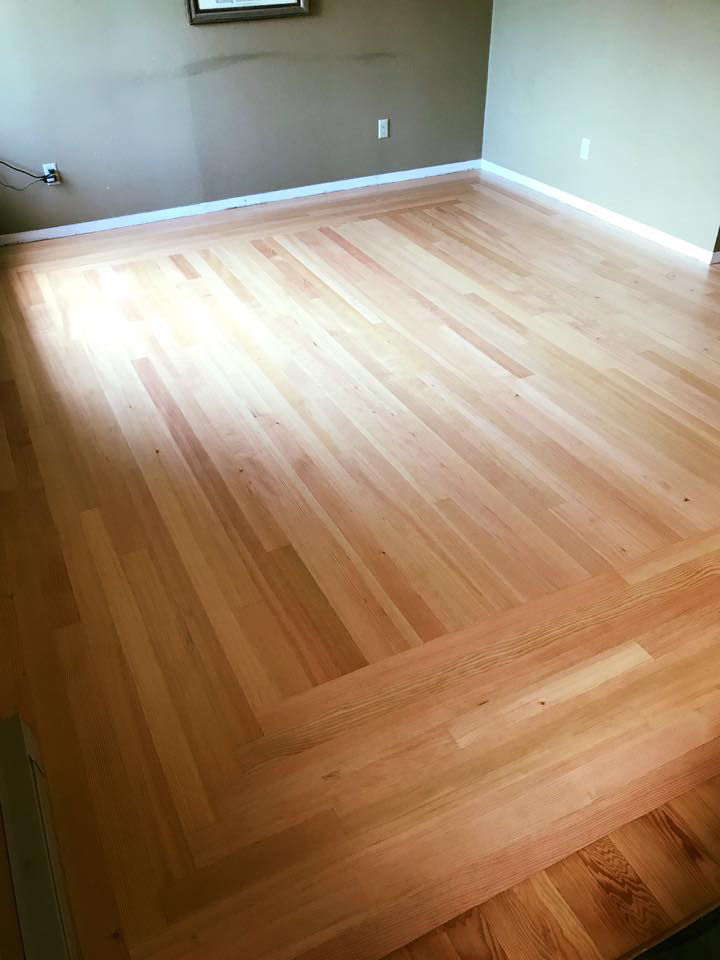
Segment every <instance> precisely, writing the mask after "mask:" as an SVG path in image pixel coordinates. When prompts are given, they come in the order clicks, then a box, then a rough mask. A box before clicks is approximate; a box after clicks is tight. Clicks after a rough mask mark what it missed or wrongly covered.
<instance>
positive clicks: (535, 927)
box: [385, 779, 720, 960]
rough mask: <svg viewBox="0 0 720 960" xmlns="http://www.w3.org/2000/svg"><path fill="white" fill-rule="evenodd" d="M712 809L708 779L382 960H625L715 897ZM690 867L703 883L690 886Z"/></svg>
mask: <svg viewBox="0 0 720 960" xmlns="http://www.w3.org/2000/svg"><path fill="white" fill-rule="evenodd" d="M719 805H720V780H718V779H714V780H711V781H708V782H707V783H706V784H703V785H702V787H700V788H696V789H695V790H693V791H691V792H690V793H687V794H684V795H683V796H682V797H679V798H678V799H677V800H675V801H673V802H671V803H669V804H666V805H665V806H663V807H661V808H659V809H658V810H654V811H652V812H651V813H649V814H647V815H646V816H645V817H642V818H640V819H639V820H636V821H633V822H631V823H629V824H627V825H626V826H624V827H621V828H620V829H619V830H617V831H616V832H615V833H614V834H613V835H612V836H611V837H603V838H602V839H601V840H598V841H597V842H595V843H593V844H590V845H589V846H588V847H585V848H584V849H583V850H580V851H578V852H577V853H575V854H572V855H571V856H570V857H567V858H566V859H564V860H561V861H560V862H559V863H556V864H554V865H553V866H552V867H549V868H548V869H547V870H544V871H542V872H540V873H538V874H535V875H534V876H532V877H529V878H528V879H527V880H524V881H523V882H522V883H519V884H518V885H517V886H516V887H514V888H513V889H511V890H508V891H504V892H503V893H501V894H498V895H497V896H496V897H493V898H492V899H491V900H488V901H487V902H486V903H483V904H480V905H479V906H477V907H475V908H474V909H472V910H470V911H468V912H467V913H465V914H463V915H462V916H460V917H457V918H456V919H454V920H452V921H450V922H449V923H447V924H445V925H444V926H442V927H440V928H438V929H437V930H434V931H432V932H431V933H429V934H426V935H425V936H424V937H420V938H419V939H418V940H416V941H414V942H413V943H411V944H408V945H407V946H406V947H405V948H403V949H402V950H398V951H395V952H393V953H392V954H391V955H389V956H388V957H386V958H385V960H415V958H417V960H509V958H511V957H512V958H513V960H515V958H517V960H555V958H558V957H568V958H570V960H581V958H582V960H585V958H590V957H593V958H596V960H621V958H622V960H629V958H631V957H635V956H637V955H638V954H639V953H640V952H641V951H643V950H645V949H646V948H648V947H650V946H652V945H653V944H655V943H657V942H659V941H661V940H664V939H666V938H667V937H668V936H670V935H671V934H672V933H673V932H675V930H677V929H678V928H680V927H682V926H685V925H687V924H689V923H690V922H692V921H693V920H694V919H696V918H697V916H699V915H702V914H703V913H705V912H707V911H709V910H710V909H711V908H712V907H714V906H716V905H717V903H718V902H719V901H720V884H719V883H718V873H717V871H718V868H719V867H720V858H718V836H719V835H720V834H719V833H718V830H717V825H718V820H717V815H716V814H714V813H713V812H712V808H713V807H715V808H717V807H718V806H719ZM680 811H682V813H681V812H680ZM708 828H710V832H709V834H708V833H707V831H708ZM700 833H703V834H704V835H703V838H702V839H700V836H699V834H700ZM708 836H709V837H712V839H710V841H709V843H707V844H706V843H705V840H706V839H707V838H708ZM633 848H634V851H635V854H634V855H633V854H632V853H630V854H629V859H627V858H626V857H625V856H624V855H623V853H622V852H621V850H628V849H631V850H632V849H633ZM670 850H671V851H672V854H671V856H670V857H668V852H669V851H670ZM631 861H632V862H631ZM698 869H700V871H701V872H705V873H706V875H707V876H708V878H709V879H710V883H709V884H708V885H707V886H705V885H704V884H703V883H701V884H700V887H699V888H696V889H692V887H693V885H694V884H696V883H697V881H698V876H699V874H698ZM679 897H681V898H682V897H684V898H686V899H685V903H684V905H683V906H681V907H680V909H677V901H678V898H679ZM668 899H669V900H670V901H671V904H670V909H669V910H668V909H666V907H667V906H668V905H669V904H668V903H663V900H666V901H667V900H668Z"/></svg>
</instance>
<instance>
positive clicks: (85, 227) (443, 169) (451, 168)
mask: <svg viewBox="0 0 720 960" xmlns="http://www.w3.org/2000/svg"><path fill="white" fill-rule="evenodd" d="M478 169H480V160H465V161H462V162H460V163H443V164H439V165H438V166H434V167H416V168H415V169H413V170H398V171H395V172H393V173H378V174H374V175H372V176H369V177H355V178H354V179H352V180H334V181H332V182H329V183H313V184H310V185H308V186H305V187H291V188H290V189H287V190H272V191H270V192H269V193H253V194H249V195H248V196H244V197H229V198H228V199H226V200H212V201H210V202H209V203H193V204H190V205H189V206H186V207H169V208H168V209H166V210H151V211H149V212H147V213H132V214H129V215H127V216H122V217H109V218H108V219H105V220H88V221H86V222H85V223H70V224H67V225H66V226H61V227H47V228H45V229H41V230H25V231H22V232H20V233H6V234H4V235H1V236H0V246H9V245H10V244H14V243H34V242H36V241H37V240H57V239H59V238H61V237H73V236H77V235H78V234H83V233H100V232H101V231H103V230H119V229H121V228H123V227H136V226H140V225H142V224H146V223H157V222H158V221H161V220H178V219H180V218H181V217H197V216H200V215H202V214H205V213H218V212H220V211H222V210H233V209H235V208H236V207H252V206H256V205H257V204H261V203H279V202H281V201H283V200H297V199H300V198H302V197H318V196H321V195H322V194H325V193H340V192H341V191H344V190H360V189H362V188H363V187H378V186H382V185H383V184H386V183H403V182H404V181H406V180H424V179H426V178H429V177H444V176H448V175H449V174H451V173H464V172H465V171H467V170H478Z"/></svg>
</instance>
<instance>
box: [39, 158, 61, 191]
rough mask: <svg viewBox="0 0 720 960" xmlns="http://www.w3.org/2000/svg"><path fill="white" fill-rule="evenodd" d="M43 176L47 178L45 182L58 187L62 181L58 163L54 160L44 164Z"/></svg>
mask: <svg viewBox="0 0 720 960" xmlns="http://www.w3.org/2000/svg"><path fill="white" fill-rule="evenodd" d="M43 176H44V177H45V178H46V179H45V183H47V184H48V185H49V186H51V187H56V186H57V185H58V184H59V183H62V177H61V176H60V171H59V170H58V168H57V164H56V163H54V162H52V163H44V164H43ZM53 177H54V179H53Z"/></svg>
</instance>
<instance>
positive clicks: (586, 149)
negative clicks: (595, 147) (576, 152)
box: [580, 137, 590, 160]
mask: <svg viewBox="0 0 720 960" xmlns="http://www.w3.org/2000/svg"><path fill="white" fill-rule="evenodd" d="M580 159H581V160H589V159H590V138H589V137H583V138H582V140H581V141H580Z"/></svg>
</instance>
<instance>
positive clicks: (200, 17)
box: [187, 0, 310, 25]
mask: <svg viewBox="0 0 720 960" xmlns="http://www.w3.org/2000/svg"><path fill="white" fill-rule="evenodd" d="M187 8H188V17H189V18H190V23H191V24H192V25H199V24H204V23H227V22H229V21H232V20H266V19H270V18H272V17H292V16H296V15H301V16H302V15H303V14H308V13H309V12H310V0H187Z"/></svg>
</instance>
